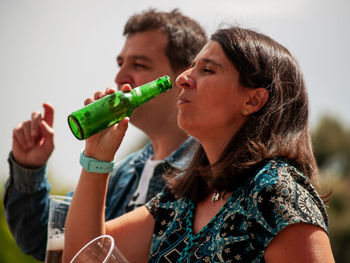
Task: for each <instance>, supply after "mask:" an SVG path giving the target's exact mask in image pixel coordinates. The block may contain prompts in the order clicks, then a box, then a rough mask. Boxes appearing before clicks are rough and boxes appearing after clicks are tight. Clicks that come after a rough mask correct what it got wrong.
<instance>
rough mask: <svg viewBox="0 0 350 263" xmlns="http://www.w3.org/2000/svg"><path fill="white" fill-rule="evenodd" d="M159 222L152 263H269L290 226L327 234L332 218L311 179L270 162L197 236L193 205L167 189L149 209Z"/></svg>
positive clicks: (155, 232) (152, 201)
mask: <svg viewBox="0 0 350 263" xmlns="http://www.w3.org/2000/svg"><path fill="white" fill-rule="evenodd" d="M146 206H147V208H148V209H149V211H150V212H151V214H152V215H153V216H154V218H155V219H156V224H155V229H154V234H153V239H152V247H151V251H150V258H149V262H265V260H264V252H265V249H266V247H267V246H268V244H269V243H270V241H271V240H272V239H273V238H274V237H275V236H276V235H277V234H278V233H279V232H280V231H281V230H282V229H283V228H284V227H286V226H288V225H291V224H295V223H308V224H313V225H317V226H320V227H321V228H322V229H324V230H325V231H326V232H327V233H328V216H327V212H326V209H325V206H324V204H323V202H322V200H321V199H320V197H319V195H318V194H317V192H316V191H315V189H314V188H313V186H312V185H311V184H310V183H309V181H308V180H307V178H306V177H305V176H304V175H303V174H302V173H301V172H300V171H298V170H297V169H296V168H295V167H293V166H291V165H290V164H288V163H287V162H285V161H283V160H280V159H275V160H270V161H268V162H267V163H266V164H265V165H264V166H263V167H262V168H261V169H260V170H259V171H258V172H257V174H256V175H255V176H254V177H253V178H252V179H251V180H247V182H246V183H245V184H244V185H242V186H241V187H239V188H238V189H237V190H236V191H234V192H233V194H232V196H231V197H230V198H229V200H228V201H227V202H226V204H225V205H224V206H223V207H222V208H221V209H220V211H219V212H218V213H217V214H216V216H215V217H214V218H212V220H211V221H210V222H209V223H208V224H207V225H206V226H205V227H204V228H203V229H202V230H201V231H200V232H199V233H197V234H196V235H194V233H193V230H192V221H193V214H194V208H195V204H194V203H193V202H192V201H191V200H189V199H187V198H181V199H175V198H174V196H173V195H172V194H171V193H170V192H169V191H166V190H164V191H163V192H161V193H160V194H158V195H157V196H156V197H155V198H153V199H152V200H151V201H150V202H148V203H147V204H146Z"/></svg>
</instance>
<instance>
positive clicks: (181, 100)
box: [177, 96, 190, 105]
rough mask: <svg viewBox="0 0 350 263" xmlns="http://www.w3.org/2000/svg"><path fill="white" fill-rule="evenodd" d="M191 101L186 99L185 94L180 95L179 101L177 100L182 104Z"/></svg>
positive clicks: (178, 103)
mask: <svg viewBox="0 0 350 263" xmlns="http://www.w3.org/2000/svg"><path fill="white" fill-rule="evenodd" d="M189 102H190V101H189V100H188V99H186V98H185V97H183V96H180V97H179V99H178V101H177V105H182V104H186V103H189Z"/></svg>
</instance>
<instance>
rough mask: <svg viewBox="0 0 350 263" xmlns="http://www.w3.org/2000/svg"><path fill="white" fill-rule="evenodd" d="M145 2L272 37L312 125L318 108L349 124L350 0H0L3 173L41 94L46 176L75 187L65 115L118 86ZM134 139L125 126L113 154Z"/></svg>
mask: <svg viewBox="0 0 350 263" xmlns="http://www.w3.org/2000/svg"><path fill="white" fill-rule="evenodd" d="M149 7H155V8H157V9H159V10H165V11H169V10H171V9H173V8H179V9H180V11H182V12H183V13H184V14H186V15H188V16H191V17H192V18H194V19H196V20H197V21H199V22H200V23H201V25H202V26H203V27H204V28H205V29H206V30H207V32H208V34H209V35H210V34H211V33H213V32H214V31H215V29H216V28H217V26H218V25H219V24H220V23H229V24H239V25H240V26H243V27H249V28H252V29H256V30H258V31H260V32H262V33H265V34H267V35H269V36H271V37H272V38H274V39H275V40H277V41H278V42H280V43H281V44H283V45H284V46H286V47H287V48H288V49H289V50H290V51H291V52H292V54H294V56H295V57H296V58H297V60H298V62H299V64H300V66H301V68H302V70H303V72H304V75H305V80H306V84H307V87H308V92H309V98H310V102H311V124H312V126H313V125H316V124H317V121H318V120H319V118H320V117H321V116H322V115H324V114H331V115H333V116H335V117H338V118H339V119H340V120H341V121H343V122H344V124H345V126H349V124H350V115H349V110H350V106H349V104H350V102H349V98H350V87H349V86H350V85H349V81H348V78H349V77H350V66H349V62H350V52H349V47H350V29H349V27H350V1H349V0H215V1H214V0H177V1H171V0H158V1H156V0H153V1H150V0H128V1H118V0H0V87H1V96H0V98H1V99H0V123H1V129H0V132H1V136H0V181H1V182H3V180H5V179H6V178H7V176H8V165H7V161H6V159H7V156H8V153H9V151H10V149H11V142H12V130H13V128H14V127H15V126H16V125H17V124H18V123H19V122H22V121H24V120H26V119H28V118H30V115H31V112H32V111H34V110H40V111H42V103H43V102H45V101H47V102H50V103H51V104H53V105H54V107H55V109H56V114H55V124H54V128H55V143H56V148H55V151H54V153H53V155H52V156H51V158H50V161H49V171H50V173H51V174H52V175H54V177H53V180H52V181H51V182H53V183H54V184H60V185H61V186H62V187H68V188H73V187H74V185H75V184H76V182H77V180H78V177H79V174H80V169H81V168H80V166H79V163H78V160H79V153H80V150H81V149H82V148H83V147H84V142H81V141H78V140H76V139H75V138H74V136H73V135H72V134H71V132H70V130H69V128H68V125H67V115H68V114H69V113H71V112H72V111H74V110H76V109H78V108H80V107H81V106H82V105H83V101H84V99H85V98H86V97H89V96H91V95H92V94H93V93H94V92H95V91H97V90H99V89H105V88H106V87H108V86H110V85H114V82H113V81H114V77H115V74H116V72H117V70H118V67H117V65H116V56H117V55H118V52H119V51H120V50H121V48H122V46H123V44H124V40H125V39H124V37H122V30H123V26H124V24H125V22H126V20H127V18H128V17H129V16H130V15H132V14H134V13H135V12H139V11H142V10H144V9H147V8H149ZM140 138H143V135H142V133H141V132H140V131H139V130H137V129H136V128H134V127H132V126H130V127H129V130H128V134H127V136H126V138H125V140H124V142H123V144H122V146H121V149H120V151H119V152H118V153H117V158H119V159H120V158H122V157H123V156H125V155H126V154H127V153H128V149H130V148H132V147H134V146H135V145H136V144H137V142H138V141H139V139H140Z"/></svg>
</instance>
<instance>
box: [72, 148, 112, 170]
mask: <svg viewBox="0 0 350 263" xmlns="http://www.w3.org/2000/svg"><path fill="white" fill-rule="evenodd" d="M79 162H80V164H81V166H82V167H83V168H84V169H85V170H86V171H87V172H90V173H110V172H112V171H113V168H114V164H115V162H114V161H112V162H102V161H98V160H96V159H94V158H89V157H86V156H85V154H84V149H83V150H82V151H81V153H80V161H79Z"/></svg>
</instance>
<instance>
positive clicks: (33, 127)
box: [29, 111, 42, 137]
mask: <svg viewBox="0 0 350 263" xmlns="http://www.w3.org/2000/svg"><path fill="white" fill-rule="evenodd" d="M41 120H42V118H41V113H40V112H39V111H34V112H33V113H32V116H31V123H30V124H29V125H30V135H31V136H33V137H36V136H37V135H38V129H39V124H40V122H41Z"/></svg>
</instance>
